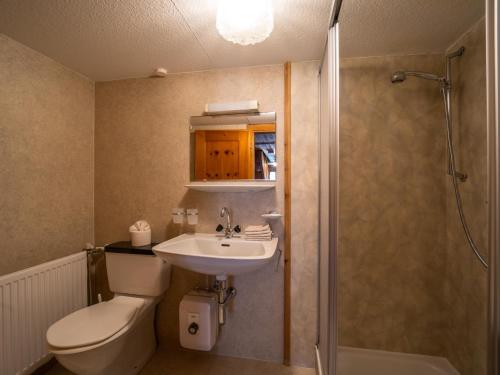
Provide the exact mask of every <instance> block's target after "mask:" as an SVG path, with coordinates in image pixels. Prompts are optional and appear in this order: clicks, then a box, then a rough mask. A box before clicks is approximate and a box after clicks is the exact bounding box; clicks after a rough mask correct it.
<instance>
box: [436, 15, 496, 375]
mask: <svg viewBox="0 0 500 375" xmlns="http://www.w3.org/2000/svg"><path fill="white" fill-rule="evenodd" d="M485 45H486V44H485V22H484V19H482V20H481V21H479V22H478V23H476V24H475V25H474V26H473V27H472V28H471V29H470V30H469V31H468V32H467V33H466V34H464V35H463V36H462V37H460V38H459V39H458V40H457V41H456V42H455V43H454V44H453V45H452V46H451V47H450V48H449V51H452V50H454V49H456V48H459V47H460V46H464V47H465V53H464V54H463V55H462V57H458V58H455V59H454V60H453V64H452V72H453V74H452V79H453V86H452V89H453V102H452V111H453V113H452V117H453V135H454V144H455V154H456V156H455V157H456V164H457V169H458V170H459V171H461V172H463V173H466V174H467V176H468V178H467V181H466V182H464V183H460V184H459V186H460V193H461V196H462V202H463V208H464V213H465V215H466V219H467V222H468V224H469V227H470V231H471V234H472V236H473V238H474V241H475V243H476V245H477V246H478V248H479V250H480V251H481V253H482V254H483V255H485V256H486V257H487V255H488V175H487V170H488V166H487V122H486V49H485V48H486V47H485ZM446 192H447V231H446V233H447V257H446V277H445V279H444V282H445V296H444V298H445V302H446V310H445V323H446V337H445V347H446V355H447V357H448V358H449V359H450V361H451V362H452V363H453V365H454V366H455V367H456V368H457V369H458V370H459V371H460V373H461V374H462V375H485V374H486V364H487V359H486V358H487V346H486V345H487V336H486V334H487V301H488V273H487V270H485V269H484V268H483V267H482V266H481V264H480V263H479V261H478V260H477V259H476V258H475V256H474V255H473V253H472V250H471V248H470V247H469V245H468V243H467V241H466V238H465V234H464V232H463V229H462V226H461V223H460V219H459V216H458V210H457V207H456V202H455V194H454V191H453V185H452V181H451V179H450V178H447V180H446Z"/></svg>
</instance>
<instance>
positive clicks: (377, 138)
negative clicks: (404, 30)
mask: <svg viewBox="0 0 500 375" xmlns="http://www.w3.org/2000/svg"><path fill="white" fill-rule="evenodd" d="M442 61H443V56H442V55H431V56H398V57H373V58H371V57H370V58H355V59H345V60H342V61H341V67H340V69H341V72H340V74H341V76H340V86H341V87H340V92H341V96H340V111H341V112H340V246H339V255H338V265H339V266H338V272H339V275H338V280H339V289H338V307H339V341H340V345H346V346H355V347H362V348H371V349H382V350H390V351H399V352H412V353H425V354H437V355H441V354H442V353H443V344H442V341H443V340H442V339H441V337H442V335H443V320H442V314H441V310H442V308H443V302H442V296H443V293H442V290H443V288H442V282H441V280H442V275H443V272H444V269H445V268H444V267H445V266H444V261H443V259H444V257H443V254H444V252H445V249H446V234H445V230H444V229H445V227H446V216H445V210H446V201H445V138H444V132H443V130H444V129H443V112H442V111H443V108H442V104H441V101H440V96H439V95H440V93H439V88H438V86H437V85H435V84H433V83H432V82H428V81H424V80H418V79H408V80H407V81H406V82H405V83H403V84H398V85H394V84H391V82H390V77H391V74H392V72H394V71H397V70H423V71H429V72H436V73H440V72H442V68H443V66H442Z"/></svg>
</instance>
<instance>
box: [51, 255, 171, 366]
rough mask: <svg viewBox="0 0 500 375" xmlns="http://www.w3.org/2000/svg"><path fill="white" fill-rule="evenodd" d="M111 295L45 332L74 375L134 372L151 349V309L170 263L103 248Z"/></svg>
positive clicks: (164, 284)
mask: <svg viewBox="0 0 500 375" xmlns="http://www.w3.org/2000/svg"><path fill="white" fill-rule="evenodd" d="M106 267H107V273H108V281H109V287H110V290H111V291H112V292H113V293H114V297H113V299H111V300H110V301H107V302H101V303H98V304H96V305H92V306H88V307H85V308H83V309H80V310H78V311H75V312H73V313H72V314H70V315H68V316H66V317H64V318H62V319H61V320H59V321H57V322H56V323H54V324H53V325H52V326H51V327H50V328H49V329H48V330H47V336H46V337H47V344H48V348H49V351H50V352H51V353H53V354H54V355H55V357H56V358H57V360H58V361H59V362H60V363H61V365H63V366H64V367H66V368H67V369H68V370H70V371H72V372H73V373H75V374H77V375H98V374H106V375H115V374H116V375H118V374H120V375H122V374H123V375H128V374H137V373H138V372H139V371H140V370H141V369H142V367H143V366H144V365H145V364H146V362H147V361H148V360H149V358H151V356H152V355H153V353H154V351H155V350H156V337H155V332H154V315H155V307H156V305H157V304H158V302H160V301H161V299H162V298H163V295H164V293H165V291H166V290H167V289H168V287H169V284H170V265H169V264H167V263H165V261H163V260H162V259H160V258H158V257H157V256H155V255H154V254H153V252H152V251H146V252H144V253H142V252H138V251H130V252H127V251H126V250H123V249H119V251H118V250H116V249H115V250H113V249H111V250H108V249H106Z"/></svg>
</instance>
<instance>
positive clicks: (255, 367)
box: [45, 348, 315, 375]
mask: <svg viewBox="0 0 500 375" xmlns="http://www.w3.org/2000/svg"><path fill="white" fill-rule="evenodd" d="M45 374H46V375H71V372H69V371H67V370H66V369H64V368H63V367H62V366H60V365H59V364H57V365H55V366H54V367H52V368H50V369H49V370H48V371H47V372H45ZM232 374H235V375H260V374H263V375H265V374H272V375H314V374H315V370H314V369H310V368H301V367H288V366H283V365H281V364H278V363H273V362H263V361H256V360H253V359H242V358H231V357H222V356H216V355H211V354H207V353H202V352H192V351H187V350H181V349H175V350H171V349H170V350H169V349H166V348H159V349H158V350H157V351H156V353H155V355H154V356H153V357H152V358H151V360H150V361H149V362H148V363H147V364H146V366H145V367H144V369H143V370H142V371H141V375H232Z"/></svg>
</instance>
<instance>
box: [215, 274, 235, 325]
mask: <svg viewBox="0 0 500 375" xmlns="http://www.w3.org/2000/svg"><path fill="white" fill-rule="evenodd" d="M214 289H215V291H216V292H217V299H218V303H219V314H218V315H219V325H220V326H223V325H224V324H226V304H227V303H228V302H229V301H230V300H231V299H232V298H234V296H236V288H233V287H228V286H227V276H226V275H220V276H219V275H218V276H216V277H215V288H214Z"/></svg>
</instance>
